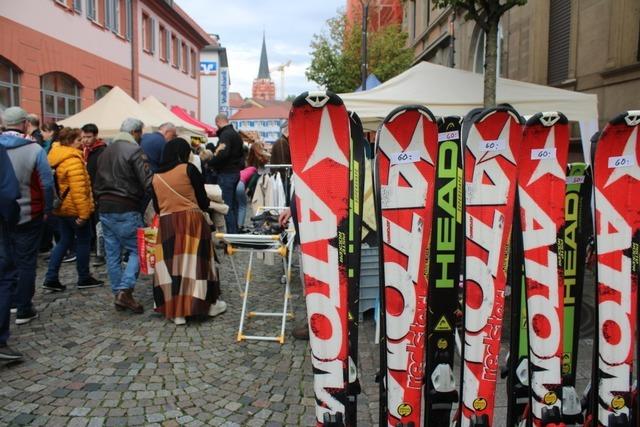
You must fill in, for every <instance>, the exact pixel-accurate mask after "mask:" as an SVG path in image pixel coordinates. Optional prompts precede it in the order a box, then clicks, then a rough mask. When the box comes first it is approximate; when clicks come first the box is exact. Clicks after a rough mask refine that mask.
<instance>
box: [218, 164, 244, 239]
mask: <svg viewBox="0 0 640 427" xmlns="http://www.w3.org/2000/svg"><path fill="white" fill-rule="evenodd" d="M238 181H240V172H234V173H220V174H218V185H219V186H220V189H221V190H222V200H224V203H225V204H226V205H227V206H229V212H228V213H227V214H226V215H225V216H224V223H225V225H226V227H227V233H231V234H233V233H237V232H238V204H237V203H236V187H237V186H238Z"/></svg>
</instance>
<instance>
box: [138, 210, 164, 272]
mask: <svg viewBox="0 0 640 427" xmlns="http://www.w3.org/2000/svg"><path fill="white" fill-rule="evenodd" d="M158 222H159V221H158V216H157V215H156V216H154V217H153V221H152V223H151V227H140V228H138V231H137V238H138V260H139V261H140V272H141V273H142V274H146V275H151V274H153V273H154V272H155V267H156V254H155V251H156V249H155V247H156V243H157V240H158Z"/></svg>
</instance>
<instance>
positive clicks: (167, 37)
mask: <svg viewBox="0 0 640 427" xmlns="http://www.w3.org/2000/svg"><path fill="white" fill-rule="evenodd" d="M164 40H165V43H164V59H166V60H167V62H171V32H170V31H169V30H165V32H164Z"/></svg>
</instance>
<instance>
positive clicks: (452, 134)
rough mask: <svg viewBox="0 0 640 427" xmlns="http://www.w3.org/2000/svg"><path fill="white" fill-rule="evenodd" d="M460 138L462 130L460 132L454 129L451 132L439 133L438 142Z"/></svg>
mask: <svg viewBox="0 0 640 427" xmlns="http://www.w3.org/2000/svg"><path fill="white" fill-rule="evenodd" d="M459 138H460V132H458V131H457V130H452V131H450V132H440V133H439V134H438V142H442V141H451V140H452V139H459Z"/></svg>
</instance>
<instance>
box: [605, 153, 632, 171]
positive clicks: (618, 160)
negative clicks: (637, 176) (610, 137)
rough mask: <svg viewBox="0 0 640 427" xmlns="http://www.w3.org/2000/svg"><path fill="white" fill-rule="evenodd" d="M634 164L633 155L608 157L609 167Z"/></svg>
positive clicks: (625, 166) (624, 166)
mask: <svg viewBox="0 0 640 427" xmlns="http://www.w3.org/2000/svg"><path fill="white" fill-rule="evenodd" d="M635 165H636V159H635V157H634V156H616V157H609V169H616V168H628V167H630V166H635Z"/></svg>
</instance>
